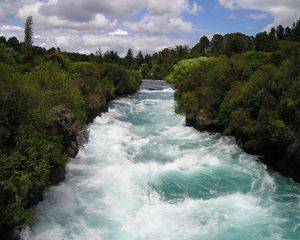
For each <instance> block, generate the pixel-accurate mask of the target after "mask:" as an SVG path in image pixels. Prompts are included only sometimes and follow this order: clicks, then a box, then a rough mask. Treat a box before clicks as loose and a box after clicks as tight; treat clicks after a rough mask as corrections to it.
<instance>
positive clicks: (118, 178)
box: [22, 80, 300, 240]
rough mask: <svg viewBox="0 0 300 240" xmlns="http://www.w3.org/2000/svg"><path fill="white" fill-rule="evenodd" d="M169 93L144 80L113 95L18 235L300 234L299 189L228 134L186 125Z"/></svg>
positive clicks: (161, 238) (244, 238)
mask: <svg viewBox="0 0 300 240" xmlns="http://www.w3.org/2000/svg"><path fill="white" fill-rule="evenodd" d="M150 89H151V90H150ZM173 95H174V90H173V89H172V88H170V86H168V85H166V84H165V83H164V82H162V81H156V82H155V81H149V80H145V81H144V83H143V85H142V86H141V89H140V91H139V92H137V93H136V94H133V95H131V96H128V97H123V98H119V99H117V100H114V101H112V102H111V104H110V108H109V111H108V112H107V113H105V114H103V115H102V116H101V117H97V118H96V119H95V120H94V122H93V123H92V124H90V125H89V134H90V136H89V142H88V143H87V144H86V145H85V146H84V147H83V148H82V149H81V150H80V152H79V154H78V155H77V157H76V158H75V159H72V160H71V161H70V163H69V164H68V165H67V170H66V179H65V181H64V182H62V183H61V184H60V185H59V186H54V187H51V188H49V189H48V190H47V191H46V192H45V193H44V200H43V201H42V202H40V203H39V204H38V205H37V206H36V207H35V209H34V211H35V213H36V219H35V221H34V222H33V224H32V225H31V226H30V227H28V228H27V229H26V230H25V231H24V232H23V233H22V237H23V239H25V240H48V239H51V240H56V239H57V240H140V239H141V240H144V239H145V240H146V239H147V240H173V239H174V240H177V239H178V240H192V239H195V240H196V239H197V240H199V239H201V240H202V239H203V240H235V239H236V240H250V239H251V240H260V239H263V240H269V239H270V240H271V239H272V240H275V239H278V240H279V239H295V240H299V239H300V186H299V185H298V184H296V183H294V182H293V181H292V180H291V179H289V178H285V177H283V176H281V175H280V174H278V173H276V172H273V171H272V170H269V169H267V168H266V166H265V165H264V164H262V163H261V162H259V161H258V160H257V158H256V157H255V156H251V155H248V154H246V153H245V152H243V151H242V150H241V149H240V148H239V147H238V146H237V145H236V143H235V142H234V140H233V139H232V138H230V137H224V136H221V135H219V134H209V133H206V132H198V131H197V130H195V129H193V128H191V127H186V126H185V119H184V117H183V116H180V115H177V114H176V113H175V112H174V108H175V102H174V100H173Z"/></svg>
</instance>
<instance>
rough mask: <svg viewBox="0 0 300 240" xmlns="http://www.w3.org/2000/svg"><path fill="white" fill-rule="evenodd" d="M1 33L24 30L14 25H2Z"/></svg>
mask: <svg viewBox="0 0 300 240" xmlns="http://www.w3.org/2000/svg"><path fill="white" fill-rule="evenodd" d="M1 30H2V31H23V30H24V29H23V28H21V27H19V26H14V25H4V26H2V27H1Z"/></svg>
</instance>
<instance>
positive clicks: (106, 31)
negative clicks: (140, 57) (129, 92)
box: [0, 0, 203, 53]
mask: <svg viewBox="0 0 300 240" xmlns="http://www.w3.org/2000/svg"><path fill="white" fill-rule="evenodd" d="M0 3H1V4H0V34H1V35H5V36H7V37H11V36H13V35H14V36H17V37H18V38H19V39H20V40H21V41H22V40H23V28H22V27H20V26H17V24H16V23H15V22H13V20H12V19H9V18H8V17H7V14H11V15H13V16H14V18H16V19H18V21H19V22H23V23H24V21H25V19H26V18H27V17H28V16H29V15H31V16H33V20H34V43H35V44H37V45H40V46H43V47H46V48H49V47H53V46H54V47H60V48H61V49H64V50H67V51H81V52H87V53H88V52H95V51H96V50H97V49H99V48H101V49H102V50H104V51H105V50H108V49H114V50H119V51H121V52H125V51H126V48H128V47H130V48H133V49H135V50H139V49H141V50H143V51H144V52H153V51H157V50H160V49H162V48H164V47H170V46H174V45H177V44H188V40H187V39H182V38H180V37H178V33H185V34H187V33H191V32H193V31H194V27H193V24H192V23H191V22H189V21H187V20H185V14H198V13H200V12H201V11H203V8H202V7H201V6H200V5H199V4H197V3H196V1H194V0H164V1H159V0H126V1H124V0H113V1H109V0H101V1H100V0H76V1H75V0H0ZM175 35H177V37H176V36H175Z"/></svg>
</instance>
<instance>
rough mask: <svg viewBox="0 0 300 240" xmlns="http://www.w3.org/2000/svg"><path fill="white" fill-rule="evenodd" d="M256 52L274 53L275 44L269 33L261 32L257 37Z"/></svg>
mask: <svg viewBox="0 0 300 240" xmlns="http://www.w3.org/2000/svg"><path fill="white" fill-rule="evenodd" d="M254 42H255V50H257V51H266V52H268V51H272V50H273V43H272V39H271V38H270V36H269V35H268V34H267V32H261V33H258V34H256V36H255V40H254Z"/></svg>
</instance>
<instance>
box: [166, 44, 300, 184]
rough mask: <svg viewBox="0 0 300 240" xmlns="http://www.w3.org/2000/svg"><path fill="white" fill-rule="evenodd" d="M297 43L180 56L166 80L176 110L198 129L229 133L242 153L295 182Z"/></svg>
mask: <svg viewBox="0 0 300 240" xmlns="http://www.w3.org/2000/svg"><path fill="white" fill-rule="evenodd" d="M299 49H300V46H299V44H298V43H297V42H289V41H284V42H281V45H280V48H279V49H278V50H277V51H276V52H274V53H268V52H258V51H248V52H244V53H240V54H235V55H233V56H225V55H220V56H216V57H210V58H206V57H203V58H196V59H189V60H183V61H181V62H180V63H179V64H177V65H175V66H174V71H173V72H172V73H171V74H170V75H169V76H168V80H169V81H170V82H173V83H174V84H175V86H176V89H177V91H176V93H175V100H176V112H177V113H180V114H183V115H185V116H186V122H187V124H188V125H190V126H193V127H195V128H196V129H198V130H200V131H210V132H220V133H222V134H224V135H228V136H234V137H235V139H236V142H237V143H238V144H239V145H240V146H241V148H242V149H243V150H245V151H246V152H247V153H250V154H253V155H257V156H262V157H260V159H262V161H263V162H264V163H266V164H267V165H268V166H270V167H271V168H273V169H276V170H277V171H279V172H280V173H282V174H284V175H286V176H289V177H292V178H293V179H294V180H295V181H297V182H300V144H299V135H300V129H299V126H300V102H299V91H300V88H299V86H300V82H299V76H300V69H299V65H300V62H299V61H300V58H299V56H300V50H299Z"/></svg>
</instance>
